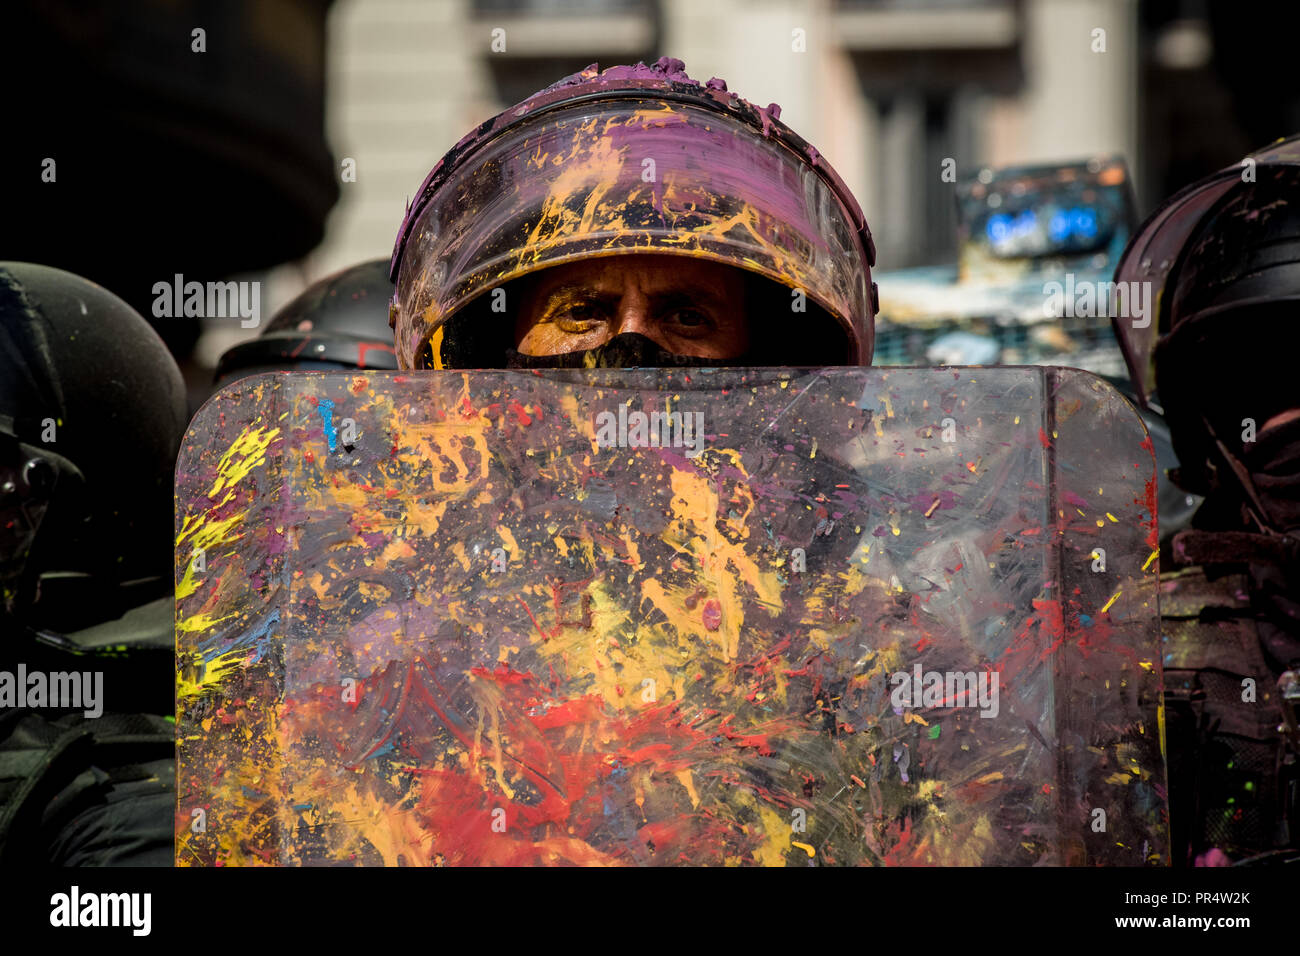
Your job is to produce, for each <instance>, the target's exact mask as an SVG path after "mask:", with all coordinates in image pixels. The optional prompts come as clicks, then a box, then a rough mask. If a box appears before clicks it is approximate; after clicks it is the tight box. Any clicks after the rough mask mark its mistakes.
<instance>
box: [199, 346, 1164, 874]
mask: <svg viewBox="0 0 1300 956" xmlns="http://www.w3.org/2000/svg"><path fill="white" fill-rule="evenodd" d="M1153 464H1154V463H1153V458H1152V454H1151V449H1150V443H1149V442H1148V441H1147V439H1146V434H1145V431H1144V429H1143V427H1142V424H1141V422H1140V420H1139V419H1138V417H1137V415H1136V414H1134V412H1133V410H1132V408H1131V407H1130V406H1129V405H1128V404H1127V403H1126V402H1125V401H1124V400H1123V399H1122V398H1121V397H1120V396H1119V395H1118V394H1117V393H1116V392H1114V391H1113V390H1112V389H1111V388H1110V387H1109V386H1107V385H1106V384H1105V383H1104V382H1102V381H1101V380H1099V379H1097V378H1095V377H1092V376H1090V375H1088V374H1086V373H1083V372H1078V371H1074V370H1068V369H1053V368H989V369H961V368H945V369H893V370H883V369H861V368H835V369H824V370H820V371H818V370H812V371H809V370H779V369H758V370H747V369H723V370H700V369H673V370H668V369H665V370H620V369H613V370H588V371H571V372H569V371H559V370H552V371H546V372H510V371H492V372H427V373H416V374H405V375H404V374H397V373H365V374H335V373H295V374H276V375H263V376H255V377H252V378H248V379H245V380H243V381H240V382H239V383H237V384H235V385H232V386H229V387H227V388H226V389H225V390H223V391H222V392H220V393H219V394H218V395H217V396H216V397H214V398H213V399H212V400H211V401H209V402H208V404H207V405H206V406H204V408H203V410H202V411H201V412H200V413H199V414H198V416H197V417H196V418H195V420H194V422H193V423H192V425H191V427H190V430H189V433H188V437H187V440H186V443H185V447H184V449H183V451H182V454H181V458H180V462H179V464H178V466H177V491H176V505H177V513H176V520H177V569H176V570H177V579H176V580H177V628H178V631H177V634H178V638H177V640H178V667H179V677H178V716H177V721H178V730H179V739H180V761H179V768H180V769H179V777H180V780H179V788H178V791H179V808H178V815H177V835H178V839H177V862H178V863H181V864H192V865H228V864H255V863H271V864H314V863H343V864H389V865H397V864H410V865H426V864H440V863H447V864H566V863H568V864H640V865H666V864H687V863H689V864H768V865H782V864H785V865H821V864H832V865H842V864H893V865H900V864H901V865H910V864H973V865H1018V864H1042V863H1047V864H1079V865H1083V864H1127V865H1133V864H1144V863H1146V864H1152V863H1164V862H1167V835H1166V829H1165V820H1164V806H1165V804H1164V799H1163V794H1164V762H1163V758H1162V754H1161V745H1160V737H1161V720H1160V710H1159V701H1160V683H1161V679H1160V657H1159V630H1158V616H1157V606H1156V592H1157V571H1158V567H1157V559H1156V550H1155V549H1156V526H1155V515H1154V513H1153V512H1154V507H1155V504H1154V500H1155V476H1154V468H1153Z"/></svg>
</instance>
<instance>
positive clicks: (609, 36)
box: [311, 0, 1139, 274]
mask: <svg viewBox="0 0 1300 956" xmlns="http://www.w3.org/2000/svg"><path fill="white" fill-rule="evenodd" d="M1098 31H1102V32H1098ZM1138 48H1139V23H1138V4H1137V3H1136V0H941V2H927V0H906V2H882V0H710V2H708V3H700V2H698V0H658V2H648V3H647V2H634V0H437V2H432V3H431V2H428V0H341V2H339V3H337V4H336V6H335V8H334V10H333V12H332V15H331V22H330V30H329V44H328V55H327V63H328V64H329V73H328V78H327V93H328V100H327V110H328V112H327V123H328V126H327V129H328V132H329V135H330V139H331V142H332V144H333V147H334V151H335V154H336V156H337V157H338V158H339V160H340V162H343V161H344V160H346V159H352V160H354V161H355V169H356V180H355V182H349V181H346V180H345V181H343V182H342V183H341V189H342V196H341V198H340V201H339V204H338V206H337V207H336V209H335V211H334V213H333V216H332V219H331V222H330V224H329V228H328V232H327V236H326V240H325V242H324V243H323V244H322V245H321V246H320V247H319V248H318V249H317V250H316V251H315V253H313V255H312V269H311V271H312V272H313V273H318V274H319V273H323V272H325V271H330V270H332V269H335V268H340V267H342V266H344V265H348V264H350V263H353V262H356V261H358V260H361V259H365V258H368V257H372V256H374V255H380V254H385V253H387V252H388V251H390V249H391V245H392V241H393V238H394V235H395V233H396V229H397V225H398V223H399V222H400V219H401V215H402V212H403V207H404V203H405V202H406V199H407V198H408V197H409V196H410V195H411V193H412V192H413V191H414V190H415V189H417V188H418V187H419V184H420V182H421V181H422V179H423V177H424V176H425V175H426V174H427V173H428V171H429V169H430V168H431V167H432V166H433V164H434V163H435V162H436V161H437V159H438V158H439V157H440V156H441V155H442V153H443V152H445V151H446V149H447V148H449V147H450V146H451V145H452V144H454V143H455V142H456V140H457V139H459V138H460V137H461V136H462V135H464V133H465V132H466V131H468V130H469V129H470V128H472V127H473V126H474V125H476V124H477V123H479V122H481V121H482V120H484V119H486V118H487V117H489V116H491V115H492V114H494V113H495V112H497V111H499V110H501V109H503V108H505V107H506V106H508V105H510V104H512V103H514V102H517V101H518V100H520V99H522V98H523V97H525V96H527V95H528V94H529V93H531V92H533V91H535V90H537V89H539V88H541V87H542V86H545V85H546V84H548V83H551V82H553V81H555V80H557V79H559V78H560V77H562V76H564V75H566V74H568V73H571V72H573V71H575V70H578V69H581V68H582V67H584V66H586V65H587V64H589V63H591V62H593V61H597V62H599V63H601V65H602V66H604V65H610V64H614V63H619V62H628V61H635V60H640V59H644V60H647V61H650V60H653V59H654V58H656V57H658V56H660V55H662V54H667V55H671V56H676V57H679V58H681V59H682V60H684V61H685V63H686V66H687V70H688V71H689V72H690V73H691V75H692V76H695V77H698V78H700V79H707V78H709V77H710V76H720V77H722V78H724V79H725V80H726V81H727V83H728V85H729V87H730V88H731V89H732V90H734V91H736V92H738V93H740V95H742V96H744V97H745V98H746V99H749V100H752V101H755V102H757V103H759V104H760V105H765V104H767V103H769V102H776V103H779V104H780V105H781V107H782V111H783V112H782V118H783V119H784V120H786V121H787V122H788V123H789V124H790V125H791V126H792V127H793V128H794V129H795V130H797V131H798V132H799V133H800V134H801V135H803V136H804V137H805V138H806V139H808V140H809V141H810V142H812V143H813V144H815V145H816V146H817V148H818V149H819V150H820V151H821V152H822V153H823V155H825V156H826V157H827V158H828V159H829V160H830V162H831V163H832V164H833V165H834V166H835V168H836V169H837V170H838V171H839V172H840V174H841V175H842V176H843V177H844V179H845V181H846V182H847V183H848V184H849V186H850V188H851V189H852V190H853V192H854V194H855V195H856V196H857V197H858V199H859V201H860V202H861V204H862V206H863V209H864V211H865V212H866V214H867V219H868V221H869V222H870V223H871V226H872V230H873V232H874V233H875V236H876V241H877V245H878V251H879V259H880V263H881V265H882V267H886V268H900V267H907V266H912V265H919V264H923V263H925V262H928V261H933V260H934V259H935V258H936V257H942V256H944V255H946V254H951V253H952V252H953V251H954V228H955V203H954V196H953V186H952V183H951V182H948V181H945V180H944V179H943V177H942V175H941V174H942V171H943V168H944V167H943V163H944V161H945V160H946V159H952V160H954V161H955V164H956V167H957V168H958V169H959V170H970V169H974V168H978V167H980V166H1002V165H1011V164H1017V163H1021V164H1023V163H1029V162H1049V161H1056V160H1060V161H1069V160H1074V159H1079V158H1083V157H1086V156H1089V155H1093V154H1098V153H1119V154H1121V155H1124V156H1127V157H1134V156H1135V153H1136V151H1137V148H1138V126H1137V124H1138V117H1137V102H1136V100H1137V85H1138ZM1130 162H1131V165H1135V164H1133V162H1132V159H1131V160H1130Z"/></svg>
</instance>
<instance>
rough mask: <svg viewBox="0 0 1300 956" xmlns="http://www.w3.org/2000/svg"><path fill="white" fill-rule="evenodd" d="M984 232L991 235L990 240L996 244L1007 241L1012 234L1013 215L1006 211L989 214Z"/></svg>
mask: <svg viewBox="0 0 1300 956" xmlns="http://www.w3.org/2000/svg"><path fill="white" fill-rule="evenodd" d="M984 234H985V235H986V236H988V237H989V241H990V242H992V243H993V244H994V245H1001V244H1002V243H1004V242H1006V241H1007V239H1009V238H1010V235H1011V217H1010V216H1008V215H1006V214H1005V213H998V214H997V215H996V216H989V221H988V223H987V224H986V225H985V226H984Z"/></svg>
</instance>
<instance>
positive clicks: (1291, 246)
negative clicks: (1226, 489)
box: [1115, 137, 1300, 494]
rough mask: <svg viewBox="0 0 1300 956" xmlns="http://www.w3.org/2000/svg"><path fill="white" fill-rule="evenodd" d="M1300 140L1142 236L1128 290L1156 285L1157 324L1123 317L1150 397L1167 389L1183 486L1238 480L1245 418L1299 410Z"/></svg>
mask: <svg viewBox="0 0 1300 956" xmlns="http://www.w3.org/2000/svg"><path fill="white" fill-rule="evenodd" d="M1297 195H1300V137H1292V138H1291V139H1288V140H1284V141H1282V142H1280V143H1278V144H1275V145H1274V146H1271V147H1268V148H1267V149H1265V150H1261V151H1259V152H1257V153H1254V154H1252V155H1251V156H1250V157H1247V159H1246V160H1245V161H1243V163H1242V164H1241V165H1239V166H1233V167H1228V168H1227V169H1225V170H1222V171H1220V172H1219V173H1216V174H1214V175H1213V176H1209V177H1207V178H1206V179H1204V180H1201V181H1200V182H1198V183H1195V184H1193V185H1192V186H1189V187H1187V188H1186V189H1184V190H1182V191H1181V192H1179V193H1178V194H1177V195H1176V196H1174V197H1173V198H1171V199H1170V200H1169V201H1168V202H1166V203H1165V204H1164V205H1163V206H1161V208H1160V209H1158V210H1157V211H1156V212H1155V213H1154V214H1153V215H1152V216H1151V217H1150V218H1149V219H1148V220H1147V222H1146V223H1144V224H1143V226H1142V227H1141V228H1140V229H1139V230H1138V232H1137V234H1136V235H1135V236H1134V238H1133V240H1132V242H1130V244H1129V247H1128V249H1126V250H1125V253H1124V256H1123V258H1122V260H1121V262H1120V265H1119V268H1118V270H1117V272H1116V280H1117V282H1133V281H1146V282H1151V283H1152V285H1153V287H1154V288H1153V289H1152V293H1151V295H1150V301H1152V302H1155V303H1156V307H1155V310H1154V311H1155V314H1154V315H1153V316H1151V317H1149V319H1148V324H1146V325H1145V326H1141V327H1134V323H1132V322H1131V321H1129V320H1126V319H1122V318H1117V319H1115V323H1116V331H1117V333H1118V335H1119V337H1120V341H1121V343H1122V344H1123V345H1124V349H1125V355H1126V358H1127V359H1128V362H1129V369H1130V373H1131V375H1132V379H1133V382H1134V385H1135V388H1136V390H1137V392H1138V397H1139V399H1141V400H1143V401H1145V399H1146V398H1147V395H1148V394H1149V393H1150V392H1151V390H1152V388H1153V386H1158V388H1159V396H1160V402H1161V404H1162V405H1163V408H1164V414H1165V417H1166V419H1167V421H1168V423H1169V429H1170V434H1171V438H1172V440H1173V444H1174V449H1175V451H1176V452H1177V454H1178V459H1179V462H1180V466H1179V477H1178V480H1179V483H1180V484H1181V485H1182V486H1183V487H1184V488H1186V489H1187V490H1189V491H1193V492H1196V493H1198V494H1206V493H1208V492H1209V491H1210V490H1211V488H1212V487H1214V486H1222V485H1223V484H1224V482H1225V480H1226V481H1227V483H1228V484H1229V485H1234V484H1236V483H1237V481H1238V479H1235V478H1233V477H1231V476H1224V475H1223V474H1221V473H1222V472H1223V471H1224V470H1228V471H1236V470H1238V469H1237V467H1236V465H1237V464H1239V462H1238V461H1237V459H1239V458H1240V456H1241V454H1242V452H1243V448H1242V444H1243V439H1242V435H1243V431H1245V427H1244V426H1243V422H1244V421H1246V420H1252V421H1254V422H1255V424H1256V426H1262V425H1263V424H1264V422H1265V420H1267V419H1268V418H1270V417H1271V416H1274V415H1276V414H1277V413H1279V412H1282V411H1285V410H1287V409H1288V408H1292V407H1296V406H1297V405H1300V397H1298V396H1300V392H1297V390H1296V388H1295V384H1294V373H1293V371H1292V370H1291V368H1290V366H1291V364H1292V362H1293V360H1292V358H1291V350H1290V348H1289V347H1288V346H1289V344H1290V342H1292V341H1293V340H1295V338H1296V331H1297V329H1300V324H1298V323H1297V319H1296V316H1295V313H1294V309H1295V307H1296V305H1297V304H1298V303H1300V206H1297V204H1296V202H1295V198H1296V196H1297Z"/></svg>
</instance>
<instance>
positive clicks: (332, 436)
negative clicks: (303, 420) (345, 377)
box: [316, 398, 339, 451]
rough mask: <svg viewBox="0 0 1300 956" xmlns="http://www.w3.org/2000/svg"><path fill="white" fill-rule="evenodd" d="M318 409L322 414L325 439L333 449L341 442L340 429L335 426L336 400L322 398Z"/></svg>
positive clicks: (331, 449)
mask: <svg viewBox="0 0 1300 956" xmlns="http://www.w3.org/2000/svg"><path fill="white" fill-rule="evenodd" d="M316 411H317V412H318V413H319V414H320V420H321V425H322V427H323V430H324V432H325V440H326V441H327V442H329V444H330V451H333V450H334V448H335V446H337V445H338V443H339V430H338V429H337V428H335V427H334V402H333V401H332V400H331V399H328V398H322V399H321V400H320V403H319V404H318V405H317V406H316Z"/></svg>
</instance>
